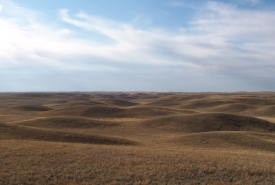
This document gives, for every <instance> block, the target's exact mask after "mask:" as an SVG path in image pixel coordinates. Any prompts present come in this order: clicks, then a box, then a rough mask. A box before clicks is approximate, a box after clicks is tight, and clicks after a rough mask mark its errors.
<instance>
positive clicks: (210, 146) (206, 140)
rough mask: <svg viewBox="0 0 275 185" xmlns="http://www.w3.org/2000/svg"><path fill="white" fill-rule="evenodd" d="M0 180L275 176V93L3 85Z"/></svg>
mask: <svg viewBox="0 0 275 185" xmlns="http://www.w3.org/2000/svg"><path fill="white" fill-rule="evenodd" d="M0 151H1V152H0V184H5V185H6V184H7V185H9V184H60V185H62V184H71V185H73V184H85V185H86V184H217V185H218V184H219V185H221V184H267V185H268V184H274V182H275V155H274V154H275V153H274V152H275V93H270V92H269V93H138V92H137V93H134V92H133V93H105V92H101V93H2V94H0Z"/></svg>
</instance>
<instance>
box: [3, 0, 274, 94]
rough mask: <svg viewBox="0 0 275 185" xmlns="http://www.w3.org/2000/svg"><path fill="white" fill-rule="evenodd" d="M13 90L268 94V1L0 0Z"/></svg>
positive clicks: (6, 72)
mask: <svg viewBox="0 0 275 185" xmlns="http://www.w3.org/2000/svg"><path fill="white" fill-rule="evenodd" d="M22 91H23V92H26V91H27V92H30V91H36V92H37V91H156V92H159V91H160V92H235V91H275V1H274V0H219V1H207V0H193V1H188V0H127V1H126V0H100V1H98V0H78V1H75V0H58V1H56V0H48V1H34V0H0V92H22Z"/></svg>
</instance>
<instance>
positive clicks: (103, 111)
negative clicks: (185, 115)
mask: <svg viewBox="0 0 275 185" xmlns="http://www.w3.org/2000/svg"><path fill="white" fill-rule="evenodd" d="M173 113H174V112H173V111H171V110H165V109H160V108H155V107H150V106H148V107H129V108H121V107H115V106H97V105H96V106H87V105H82V106H74V107H72V108H62V109H58V110H54V111H50V112H48V115H49V116H60V115H62V116H66V115H71V116H80V117H89V118H93V117H94V118H150V117H154V116H155V117H156V116H159V115H169V114H173Z"/></svg>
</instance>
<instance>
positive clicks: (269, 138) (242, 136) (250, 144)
mask: <svg viewBox="0 0 275 185" xmlns="http://www.w3.org/2000/svg"><path fill="white" fill-rule="evenodd" d="M171 142H172V143H175V144H177V145H185V146H193V147H194V146H199V147H205V148H222V149H255V150H266V151H272V152H274V151H275V135H274V134H265V133H260V134H259V133H254V132H240V131H239V132H204V133H196V134H187V135H185V136H181V137H177V138H175V139H172V140H171Z"/></svg>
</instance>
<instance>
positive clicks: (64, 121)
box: [17, 116, 120, 128]
mask: <svg viewBox="0 0 275 185" xmlns="http://www.w3.org/2000/svg"><path fill="white" fill-rule="evenodd" d="M17 124H19V125H24V126H31V127H41V128H97V127H114V126H119V125H120V124H119V123H117V122H112V121H100V120H92V119H87V118H80V117H69V116H66V117H50V118H40V119H34V120H27V121H22V122H18V123H17Z"/></svg>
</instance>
